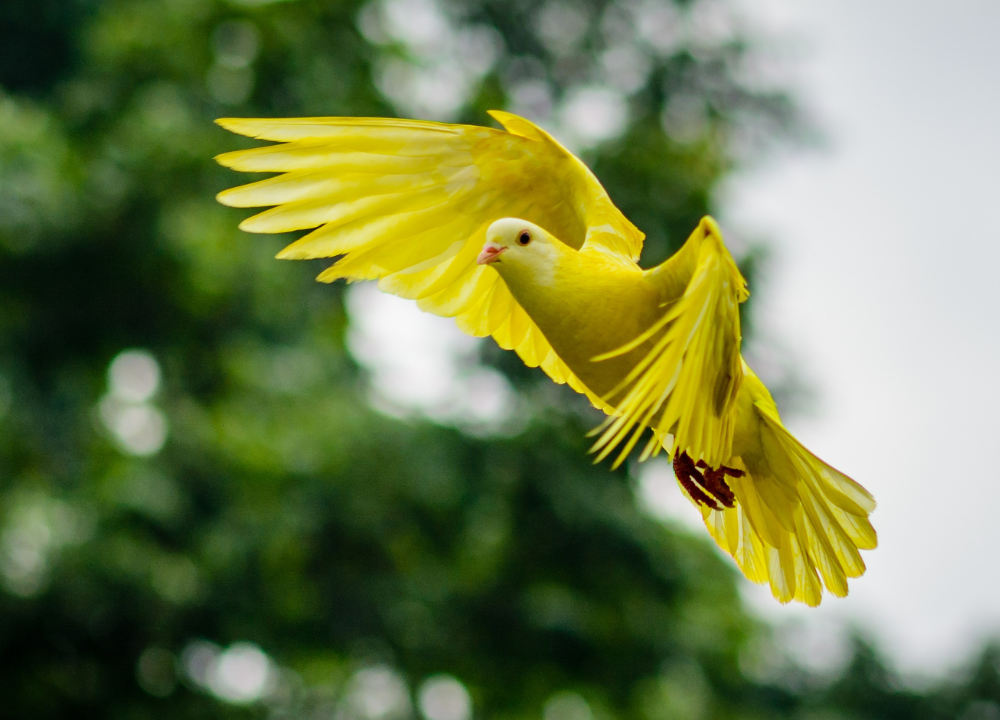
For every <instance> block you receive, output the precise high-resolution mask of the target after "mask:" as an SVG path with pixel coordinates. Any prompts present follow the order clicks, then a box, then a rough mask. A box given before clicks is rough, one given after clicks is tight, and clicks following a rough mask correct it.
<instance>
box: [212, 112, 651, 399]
mask: <svg viewBox="0 0 1000 720" xmlns="http://www.w3.org/2000/svg"><path fill="white" fill-rule="evenodd" d="M492 115H493V117H495V118H496V119H497V120H498V121H499V122H500V123H501V124H502V125H503V126H504V127H505V128H506V131H504V130H496V129H493V128H486V127H477V126H469V125H446V124H442V123H434V122H422V121H415V120H396V119H388V118H299V119H286V120H268V119H222V120H219V121H218V123H219V124H220V125H221V126H222V127H224V128H226V129H227V130H231V131H232V132H235V133H238V134H240V135H247V136H249V137H253V138H258V139H261V140H272V141H276V142H278V143H280V144H277V145H270V146H266V147H261V148H254V149H251V150H239V151H236V152H230V153H225V154H224V155H220V156H219V157H218V158H217V160H218V161H219V162H220V163H221V164H222V165H225V166H226V167H230V168H233V169H234V170H240V171H244V172H275V173H282V174H280V175H277V176H275V177H271V178H268V179H266V180H261V181H259V182H255V183H252V184H249V185H243V186H241V187H237V188H233V189H231V190H226V191H224V192H222V193H220V194H219V196H218V199H219V201H220V202H221V203H223V204H225V205H230V206H233V207H264V206H274V207H272V208H271V209H269V210H266V211H264V212H262V213H259V214H257V215H254V216H253V217H250V218H247V219H246V220H244V221H243V222H242V223H241V224H240V227H241V228H242V229H243V230H246V231H248V232H259V233H283V232H290V231H295V230H311V232H309V233H308V234H306V235H304V236H303V237H301V238H299V239H298V240H297V241H296V242H294V243H292V244H291V245H289V246H288V247H286V248H285V249H284V250H282V251H281V253H279V255H278V257H279V258H289V259H306V258H323V257H339V260H338V261H337V262H336V263H334V264H333V265H332V266H331V267H330V268H328V269H327V270H326V271H325V272H323V273H322V274H321V275H320V276H319V279H320V280H322V281H325V282H332V281H334V280H336V279H338V278H346V279H347V280H349V281H350V280H378V281H379V287H380V288H381V289H382V290H384V291H386V292H389V293H392V294H394V295H399V296H402V297H405V298H410V299H413V300H416V301H417V304H418V305H419V306H420V308H421V309H422V310H425V311H427V312H431V313H434V314H436V315H442V316H446V317H454V318H455V320H456V322H457V324H458V326H459V327H460V328H461V329H462V330H463V331H465V332H467V333H469V334H470V335H475V336H479V337H482V336H486V335H492V336H493V337H494V339H495V340H496V341H497V343H498V344H499V345H500V346H501V347H503V348H504V349H508V350H510V349H513V350H516V351H517V353H518V355H520V356H521V358H522V360H524V362H525V364H527V365H529V366H530V367H535V366H539V365H540V366H541V367H542V369H543V370H545V372H546V373H548V375H549V376H550V377H551V378H552V379H553V380H555V381H556V382H558V383H567V382H568V383H569V384H570V385H571V386H572V387H573V388H574V389H576V390H577V391H579V392H586V389H585V388H584V386H583V384H582V383H581V382H580V381H579V380H578V379H577V378H576V377H575V376H574V375H573V373H572V372H571V371H570V370H569V368H568V367H567V366H566V364H565V363H564V362H563V361H562V360H561V359H560V358H559V357H558V356H557V355H556V354H555V352H554V351H553V350H552V347H551V346H550V345H549V343H548V341H547V340H546V339H545V337H544V336H543V335H542V333H541V331H540V330H539V329H538V327H537V326H536V325H535V323H534V322H533V321H532V320H531V318H529V317H528V314H527V313H526V312H525V311H524V310H523V309H522V308H521V306H520V305H518V303H517V302H516V301H515V300H514V298H513V297H512V295H511V294H510V291H509V290H508V289H507V286H506V285H505V284H504V282H503V280H501V279H500V277H499V275H498V273H496V272H495V271H492V270H488V269H487V268H486V267H485V266H480V265H477V264H476V256H477V254H478V253H479V250H480V249H481V247H482V245H483V244H484V243H485V234H486V228H487V227H489V225H490V224H491V223H492V222H493V221H494V220H497V219H499V218H503V217H519V218H523V219H525V220H529V221H531V222H534V223H535V224H537V225H539V226H541V227H543V228H545V229H546V230H548V231H549V232H550V233H552V234H553V235H554V236H556V237H558V238H560V239H561V240H562V241H563V242H565V243H567V244H568V245H571V246H572V247H574V248H577V249H579V248H580V247H581V246H582V245H583V243H584V242H585V241H588V242H590V243H591V244H592V245H595V244H596V245H600V246H601V247H602V248H603V249H606V250H607V251H608V252H610V253H613V254H616V255H618V256H621V257H622V258H623V259H627V260H633V261H634V260H635V259H636V258H637V257H638V254H639V251H640V250H641V247H642V240H643V237H644V236H643V234H642V233H641V232H640V231H639V230H638V229H636V228H635V226H633V225H632V224H631V223H630V222H629V221H628V220H627V219H626V218H625V216H624V215H622V214H621V212H620V211H619V210H618V209H617V208H616V207H615V206H614V204H613V203H612V202H611V200H610V198H609V197H608V195H607V193H606V192H605V190H604V188H603V187H601V185H600V183H599V182H598V181H597V178H595V177H594V175H593V174H592V173H591V172H590V170H588V169H587V167H586V166H585V165H584V164H583V163H582V162H581V161H580V160H578V159H577V158H576V157H574V156H573V155H572V154H571V153H569V152H568V151H567V150H566V149H564V148H563V147H562V146H561V145H559V143H558V142H556V141H555V140H554V139H553V138H552V137H551V136H549V135H548V134H547V133H546V132H545V131H543V130H541V129H540V128H538V127H536V126H535V125H533V124H532V123H530V122H528V121H527V120H524V119H523V118H519V117H517V116H516V115H511V114H509V113H504V112H498V111H494V112H493V113H492ZM588 394H589V393H588ZM592 399H595V398H592ZM595 400H596V399H595Z"/></svg>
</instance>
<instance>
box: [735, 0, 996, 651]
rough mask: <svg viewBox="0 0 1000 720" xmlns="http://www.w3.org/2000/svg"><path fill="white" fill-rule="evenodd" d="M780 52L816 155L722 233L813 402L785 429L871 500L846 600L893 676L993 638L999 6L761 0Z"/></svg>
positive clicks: (961, 1) (766, 172) (766, 176)
mask: <svg viewBox="0 0 1000 720" xmlns="http://www.w3.org/2000/svg"><path fill="white" fill-rule="evenodd" d="M747 6H748V12H749V13H750V14H752V15H753V16H754V17H757V18H758V19H763V20H764V21H765V22H766V24H769V26H770V27H771V28H773V29H776V30H778V31H780V32H784V33H792V34H793V35H794V37H795V38H796V39H797V47H798V52H799V53H800V55H801V56H802V57H801V59H800V61H799V62H798V63H797V64H798V65H799V66H800V67H801V72H800V73H799V75H798V79H799V82H798V85H799V90H800V96H801V97H803V98H804V100H805V101H806V104H807V105H808V106H809V107H810V108H811V109H812V110H813V111H814V114H815V115H816V116H817V117H819V118H820V119H821V121H822V124H823V125H824V127H825V129H826V134H827V137H828V139H829V140H830V143H829V147H828V148H827V149H825V150H823V151H822V152H814V153H796V154H793V155H792V156H791V157H785V158H784V159H782V160H781V161H779V162H776V163H772V164H771V165H770V166H769V167H768V168H765V169H763V170H757V171H754V172H752V173H750V174H748V175H746V176H743V177H741V178H738V179H737V180H736V182H734V183H732V184H731V185H730V186H729V187H728V188H727V190H726V191H725V192H724V193H723V194H722V196H721V199H722V204H723V207H724V208H725V211H724V213H723V217H724V220H729V221H730V223H731V224H732V225H733V226H738V227H741V228H743V229H748V228H749V229H751V230H753V231H756V232H759V233H760V234H762V235H764V236H765V237H768V238H770V239H771V240H772V247H773V248H774V258H775V261H774V264H773V266H772V268H771V273H770V277H769V278H768V282H767V285H766V287H765V289H764V291H763V293H762V295H763V307H761V314H762V322H763V325H764V327H765V328H766V329H767V330H768V331H769V332H770V333H772V334H775V335H777V336H778V337H780V338H782V339H783V340H784V341H785V343H786V344H787V345H789V346H790V347H791V348H792V349H793V350H794V352H795V353H796V355H797V356H798V357H799V358H801V360H802V363H803V366H804V367H805V368H806V371H807V375H808V376H809V377H810V378H811V379H813V382H814V385H815V388H816V390H817V391H818V394H819V398H820V403H819V406H818V410H817V412H816V413H815V414H814V416H812V417H807V418H796V419H794V421H793V422H792V423H791V425H792V429H793V431H794V432H796V433H797V434H798V435H799V437H800V438H801V439H802V440H803V441H804V442H805V443H806V444H807V445H808V446H809V447H810V448H811V449H813V451H814V452H816V453H817V454H818V455H819V456H820V457H822V458H824V459H826V460H828V461H829V462H831V463H832V464H834V465H835V466H836V467H838V468H840V469H842V470H843V471H844V472H846V473H848V474H849V475H851V476H853V477H854V478H856V479H857V480H859V481H860V482H862V483H863V484H864V485H865V486H866V487H868V488H869V489H870V490H871V491H872V492H873V493H874V494H875V497H876V499H877V500H878V501H879V507H878V509H877V510H876V512H875V515H874V516H873V520H874V524H875V526H876V528H877V530H878V532H879V538H880V543H881V545H880V548H879V549H878V550H877V551H875V552H873V553H868V554H867V556H866V558H867V562H868V567H869V571H868V574H867V575H866V576H865V577H864V578H863V579H861V580H860V581H857V582H855V583H853V584H852V588H851V596H850V597H849V598H848V599H847V600H844V601H831V600H827V601H826V602H825V603H824V605H823V607H822V608H821V609H820V611H819V612H813V613H807V612H802V611H801V610H791V611H789V610H787V609H784V608H780V607H776V606H774V605H773V603H771V602H770V598H769V597H765V596H767V595H768V593H767V592H766V591H763V590H762V591H761V592H759V593H758V592H751V593H750V595H751V597H753V599H754V602H755V605H758V606H760V607H762V608H764V611H765V612H767V614H768V616H769V617H778V618H787V617H788V616H789V615H794V616H796V617H799V616H801V617H806V618H808V619H810V620H811V621H816V622H819V623H822V622H825V621H828V620H830V619H840V618H845V617H846V618H852V619H855V620H858V621H860V622H861V624H862V625H865V626H867V627H869V628H871V629H872V630H873V631H874V632H875V633H876V634H877V635H879V636H880V637H881V638H882V639H883V641H884V643H885V644H886V646H887V647H888V648H889V649H890V650H891V651H892V654H893V656H894V658H895V659H896V661H897V662H898V663H899V664H900V666H901V667H902V668H903V669H905V670H911V671H914V670H915V671H927V670H931V671H933V670H939V669H941V668H943V667H947V666H948V665H950V664H952V663H954V662H955V661H956V660H958V659H960V658H961V657H962V656H963V655H964V654H967V653H968V652H969V651H970V650H971V646H972V645H973V644H979V643H980V642H981V641H982V639H984V638H985V637H987V636H988V635H989V634H990V633H994V634H997V633H1000V522H998V519H997V510H998V508H1000V455H998V453H997V451H996V450H997V447H998V445H1000V439H998V438H997V431H998V429H1000V422H998V414H997V402H998V400H1000V372H998V368H1000V332H998V331H1000V312H998V310H1000V290H998V288H996V287H995V286H996V285H997V275H998V268H1000V228H998V225H997V222H996V211H997V206H998V204H1000V175H998V169H1000V3H998V2H996V0H953V1H952V2H947V3H945V2H930V1H929V0H917V1H914V0H908V1H907V0H891V1H888V0H876V1H872V0H868V1H864V0H809V1H808V2H806V0H766V2H762V1H761V0H755V2H753V3H747Z"/></svg>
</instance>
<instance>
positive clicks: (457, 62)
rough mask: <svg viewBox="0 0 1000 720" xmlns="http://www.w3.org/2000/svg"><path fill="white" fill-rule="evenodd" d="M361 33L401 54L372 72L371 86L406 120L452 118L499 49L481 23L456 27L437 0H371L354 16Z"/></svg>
mask: <svg viewBox="0 0 1000 720" xmlns="http://www.w3.org/2000/svg"><path fill="white" fill-rule="evenodd" d="M357 26H358V29H359V30H360V31H361V33H362V34H363V35H364V36H365V37H366V38H367V39H368V40H369V41H370V42H373V43H375V44H376V45H396V46H399V47H401V48H402V49H403V50H404V52H402V53H400V54H398V55H395V56H391V57H388V56H387V57H386V58H384V59H383V60H382V61H381V62H380V63H379V64H378V66H377V67H376V68H375V85H376V86H377V87H378V89H379V91H380V92H381V93H382V94H383V95H385V97H386V98H388V99H389V101H390V102H392V103H393V105H395V106H396V108H398V109H399V111H400V112H401V113H402V114H403V115H406V116H411V117H418V118H426V119H431V120H452V119H454V117H455V115H457V114H458V112H459V111H460V110H461V109H462V107H463V106H464V105H465V104H466V103H467V102H468V101H469V99H470V98H471V97H472V95H473V93H474V92H475V90H476V88H477V87H478V85H479V82H480V81H481V80H482V78H483V77H484V76H485V75H486V74H487V73H488V72H489V71H490V70H491V69H492V67H493V65H494V64H495V63H496V61H497V59H498V58H499V57H500V55H501V53H502V50H503V38H502V37H501V36H500V34H499V33H498V32H497V31H496V30H495V29H493V28H492V27H489V26H487V25H475V24H461V23H459V22H457V21H456V20H455V19H454V18H452V17H451V16H450V15H449V13H448V12H446V10H445V8H444V6H443V5H442V4H441V3H439V2H438V1H437V0H371V1H370V2H369V3H367V4H366V5H365V6H364V7H363V8H362V10H361V12H360V13H359V14H358V18H357Z"/></svg>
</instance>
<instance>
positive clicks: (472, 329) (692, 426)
mask: <svg viewBox="0 0 1000 720" xmlns="http://www.w3.org/2000/svg"><path fill="white" fill-rule="evenodd" d="M490 114H491V115H492V116H493V118H494V119H496V120H497V121H498V122H499V123H500V124H501V125H502V126H503V128H504V129H503V130H500V129H495V128H488V127H479V126H470V125H451V124H443V123H434V122H423V121H416V120H398V119H387V118H299V119H284V120H270V119H221V120H218V123H219V124H220V125H221V126H222V127H224V128H226V129H227V130H230V131H232V132H234V133H238V134H240V135H246V136H249V137H252V138H258V139H261V140H268V141H274V142H275V143H277V144H272V145H267V146H264V147H258V148H253V149H250V150H239V151H236V152H229V153H225V154H223V155H220V156H219V157H218V158H217V160H218V161H219V162H220V163H221V164H222V165H224V166H226V167H229V168H232V169H234V170H239V171H243V172H272V173H280V174H278V175H276V176H273V177H270V178H268V179H265V180H261V181H259V182H254V183H251V184H248V185H243V186H240V187H236V188H233V189H230V190H226V191H224V192H222V193H220V194H219V196H218V199H219V201H220V202H221V203H223V204H225V205H229V206H232V207H240V208H247V207H270V209H268V210H265V211H264V212H261V213H259V214H256V215H254V216H252V217H250V218H247V219H246V220H244V221H243V222H242V223H241V224H240V228H242V229H243V230H246V231H248V232H255V233H284V232H290V231H295V230H309V231H310V232H308V233H307V234H305V235H304V236H303V237H301V238H299V239H298V240H297V241H295V242H293V243H292V244H291V245H289V246H288V247H286V248H285V249H284V250H282V251H281V252H280V253H279V254H278V257H279V258H287V259H307V258H339V259H337V260H336V262H334V263H333V264H332V265H331V266H330V267H329V268H328V269H326V270H325V271H324V272H323V273H322V274H321V275H320V276H319V278H318V279H319V280H321V281H323V282H332V281H334V280H338V279H340V278H345V279H346V280H348V281H358V280H377V281H378V286H379V288H380V289H381V290H383V291H385V292H388V293H392V294H394V295H398V296H401V297H404V298H409V299H411V300H414V301H416V303H417V305H418V306H419V307H420V308H421V309H422V310H424V311H426V312H430V313H434V314H436V315H441V316H445V317H453V318H455V322H456V323H457V325H458V327H459V328H461V329H462V330H463V331H464V332H466V333H469V334H470V335H474V336H477V337H485V336H492V337H493V339H494V340H495V341H496V342H497V344H498V345H500V347H502V348H504V349H506V350H513V351H514V352H516V353H517V354H518V355H519V356H520V357H521V359H522V360H523V361H524V363H525V364H526V365H528V366H530V367H536V366H538V367H541V368H542V370H544V371H545V372H546V373H547V374H548V376H549V377H550V378H552V380H554V381H555V382H557V383H564V384H567V385H569V386H570V387H571V388H573V389H574V390H576V391H577V392H580V393H583V394H584V395H586V396H587V398H589V399H590V401H591V402H592V403H593V404H594V405H595V406H596V407H597V408H600V409H601V410H603V411H604V412H605V413H606V414H607V416H608V417H607V421H606V422H605V423H604V425H602V426H601V427H600V428H598V431H597V434H598V438H597V441H596V443H595V446H594V450H595V451H596V453H597V459H598V460H602V459H604V458H606V457H608V456H609V455H612V454H613V455H614V464H615V465H617V464H619V463H621V462H622V461H623V460H624V459H625V458H626V457H627V456H628V455H629V454H630V453H631V452H632V451H633V450H634V449H635V448H636V447H637V445H638V444H639V443H640V442H641V443H643V444H642V446H641V448H642V449H641V453H640V459H641V460H645V459H646V458H648V457H650V456H652V455H655V454H657V453H659V452H660V451H661V450H665V451H666V452H668V453H670V455H671V456H672V460H673V467H674V472H675V475H676V477H677V481H678V484H679V486H680V489H681V491H682V492H683V493H684V494H685V495H686V496H687V498H688V499H689V500H690V501H691V502H692V503H693V504H694V505H695V506H696V507H697V508H698V509H699V510H700V512H701V515H702V517H703V519H704V521H705V525H706V527H707V528H708V531H709V533H710V534H711V536H712V537H713V538H714V539H715V541H716V542H717V543H718V545H719V546H720V547H721V548H722V549H723V550H724V551H725V552H727V553H728V554H729V555H731V556H732V557H733V559H734V560H735V562H736V564H737V565H738V566H739V568H740V569H741V570H742V571H743V573H744V574H745V575H746V576H747V577H748V578H749V579H750V580H752V581H754V582H757V583H768V584H769V585H770V588H771V592H772V593H773V595H774V596H775V598H777V599H778V600H779V601H780V602H782V603H787V602H789V601H792V600H796V601H800V602H804V603H806V604H808V605H818V604H819V603H820V601H821V599H822V596H823V588H824V586H825V588H826V589H827V590H828V591H829V592H830V593H832V594H833V595H836V596H840V597H843V596H845V595H847V592H848V584H847V579H848V578H855V577H859V576H861V575H862V574H863V573H864V571H865V564H864V561H863V560H862V558H861V554H860V552H859V550H870V549H873V548H875V546H876V545H877V539H876V534H875V530H874V529H873V527H872V525H871V523H870V522H869V519H868V516H869V514H870V513H871V512H872V511H873V510H874V509H875V501H874V499H873V498H872V496H871V495H870V494H869V493H868V492H867V491H866V490H865V489H864V488H863V487H861V485H859V484H858V483H856V482H855V481H854V480H852V479H851V478H849V477H847V476H846V475H844V474H843V473H841V472H839V471H838V470H835V469H834V468H833V467H831V466H830V465H828V464H826V463H825V462H823V461H822V460H820V459H819V458H817V457H816V456H815V455H813V454H812V453H811V452H809V450H807V449H806V448H805V447H804V446H803V445H802V444H801V443H799V442H798V441H797V440H796V439H795V438H794V437H793V436H792V435H791V434H790V433H789V432H788V430H786V429H785V427H784V426H783V425H782V423H781V419H780V417H779V415H778V410H777V407H776V406H775V403H774V400H773V399H772V398H771V395H770V393H769V392H768V390H767V388H766V387H765V386H764V384H763V383H762V382H761V381H760V380H759V379H758V377H757V376H756V375H755V374H754V372H753V371H752V370H751V369H750V367H749V366H748V365H747V363H746V362H745V361H744V360H743V358H742V356H741V355H740V343H741V334H740V317H739V304H740V303H741V302H743V301H744V300H746V298H747V297H748V294H749V293H748V291H747V288H746V281H745V280H744V278H743V276H742V275H741V274H740V271H739V269H738V267H737V265H736V263H735V261H734V260H733V257H732V255H730V253H729V251H728V250H727V249H726V246H725V244H724V243H723V238H722V233H721V231H720V229H719V226H718V224H717V223H716V222H715V221H714V220H713V219H712V218H710V217H706V218H704V219H703V220H702V221H701V222H700V223H699V225H698V227H697V228H695V230H694V232H693V233H692V234H691V236H690V237H689V238H688V240H687V242H686V243H685V244H684V245H683V246H682V247H681V249H680V250H678V251H677V253H675V254H674V255H673V256H672V257H670V258H669V259H667V260H666V261H665V262H663V263H662V264H661V265H658V266H657V267H654V268H650V269H647V270H643V269H642V268H640V267H639V265H638V264H637V261H638V259H639V253H640V251H641V249H642V242H643V239H644V235H643V233H642V232H640V231H639V229H638V228H636V227H635V226H634V225H633V224H632V223H631V222H629V220H628V219H627V218H626V217H625V216H624V215H623V214H622V213H621V211H619V210H618V208H617V207H615V205H614V204H613V203H612V202H611V199H610V198H609V197H608V194H607V192H606V191H605V190H604V188H603V187H602V186H601V184H600V182H598V180H597V178H596V177H595V176H594V175H593V173H591V171H590V170H589V169H588V168H587V166H586V165H584V163H583V162H581V161H580V160H579V159H578V158H577V157H575V156H574V155H573V154H572V153H570V152H569V151H568V150H566V149H565V148H564V147H563V146H562V145H560V144H559V142H558V141H556V140H555V139H554V138H553V137H552V136H551V135H549V134H548V133H547V132H545V131H544V130H542V129H541V128H539V127H537V126H536V125H534V124H532V123H531V122H529V121H527V120H525V119H523V118H520V117H517V116H516V115H512V114H510V113H506V112H500V111H493V112H491V113H490ZM647 430H648V431H649V432H648V433H647V432H646V431H647Z"/></svg>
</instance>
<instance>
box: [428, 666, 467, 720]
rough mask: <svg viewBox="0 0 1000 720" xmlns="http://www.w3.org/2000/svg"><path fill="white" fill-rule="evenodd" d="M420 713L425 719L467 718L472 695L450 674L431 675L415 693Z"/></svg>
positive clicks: (462, 719)
mask: <svg viewBox="0 0 1000 720" xmlns="http://www.w3.org/2000/svg"><path fill="white" fill-rule="evenodd" d="M417 705H418V707H419V708H420V714H421V715H423V716H424V718H426V720H469V719H470V718H471V717H472V697H471V696H470V695H469V691H468V690H466V689H465V685H463V684H462V682H461V681H460V680H459V679H458V678H455V677H452V676H451V675H433V676H431V677H429V678H427V679H426V680H424V682H423V683H422V684H421V686H420V691H419V692H418V693H417Z"/></svg>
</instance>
